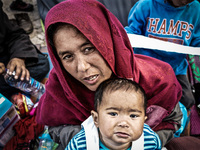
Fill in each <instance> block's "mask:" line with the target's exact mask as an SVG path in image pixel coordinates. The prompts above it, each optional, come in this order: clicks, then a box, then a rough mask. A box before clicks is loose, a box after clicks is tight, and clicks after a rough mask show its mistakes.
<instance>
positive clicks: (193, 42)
mask: <svg viewBox="0 0 200 150" xmlns="http://www.w3.org/2000/svg"><path fill="white" fill-rule="evenodd" d="M165 1H166V0H139V1H138V2H137V3H136V4H135V5H134V6H133V7H132V9H131V10H130V13H129V16H128V26H127V27H125V30H126V32H127V33H132V34H139V35H144V36H147V37H150V38H156V39H161V40H164V41H169V42H174V43H177V44H182V45H186V46H193V47H200V3H199V2H198V1H197V0H194V1H193V2H191V3H189V4H187V5H185V6H182V7H177V8H175V7H173V6H171V5H170V4H169V3H168V2H165ZM134 53H138V54H144V55H148V56H151V57H154V58H157V59H160V60H163V61H165V62H167V63H169V64H170V65H171V66H172V68H173V69H174V72H175V74H176V75H186V73H187V67H188V63H187V60H186V54H180V53H175V52H166V51H158V50H149V49H139V48H135V49H134Z"/></svg>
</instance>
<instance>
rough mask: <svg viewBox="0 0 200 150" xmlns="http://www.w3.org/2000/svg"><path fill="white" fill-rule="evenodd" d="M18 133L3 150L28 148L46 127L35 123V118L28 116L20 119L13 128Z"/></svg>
mask: <svg viewBox="0 0 200 150" xmlns="http://www.w3.org/2000/svg"><path fill="white" fill-rule="evenodd" d="M13 129H14V130H15V131H16V134H15V136H14V137H12V138H11V140H10V141H8V143H7V144H6V146H5V147H4V148H3V150H15V149H17V148H18V149H22V147H23V145H24V146H25V147H26V146H27V147H28V144H30V141H31V140H34V139H35V138H36V137H38V136H39V135H40V134H41V133H42V132H43V131H44V125H40V124H38V123H37V122H36V121H35V116H27V117H26V118H24V119H20V120H19V121H18V122H17V123H16V124H15V125H14V127H13ZM19 145H20V146H19Z"/></svg>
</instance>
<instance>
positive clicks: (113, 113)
mask: <svg viewBox="0 0 200 150" xmlns="http://www.w3.org/2000/svg"><path fill="white" fill-rule="evenodd" d="M108 114H109V115H111V116H117V113H115V112H111V113H108Z"/></svg>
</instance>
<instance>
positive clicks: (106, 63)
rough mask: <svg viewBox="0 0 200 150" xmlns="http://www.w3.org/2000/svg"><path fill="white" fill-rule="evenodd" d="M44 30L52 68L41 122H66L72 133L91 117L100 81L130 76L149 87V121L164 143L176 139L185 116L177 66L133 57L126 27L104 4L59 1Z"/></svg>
mask: <svg viewBox="0 0 200 150" xmlns="http://www.w3.org/2000/svg"><path fill="white" fill-rule="evenodd" d="M45 31H46V32H45V34H46V40H47V46H48V52H49V55H50V57H51V61H52V64H53V66H54V67H53V69H52V70H51V72H50V75H49V79H48V81H47V83H46V92H45V93H44V95H43V96H42V97H41V99H40V101H39V106H38V109H37V116H36V117H37V122H38V123H40V124H44V125H48V126H51V127H55V128H56V126H57V127H61V126H66V127H67V129H66V130H65V131H64V132H65V133H66V135H67V134H68V135H69V134H70V132H71V130H73V128H76V127H77V126H78V127H80V124H81V123H82V122H83V121H84V120H85V119H86V118H87V117H89V116H90V111H91V110H92V109H93V108H94V92H95V90H96V88H97V87H98V85H99V84H100V83H101V82H102V81H104V80H106V79H108V78H127V79H131V80H134V81H136V82H137V83H139V84H140V85H141V86H142V87H143V88H144V89H145V92H146V94H147V98H148V108H147V117H148V119H147V121H146V123H147V124H149V125H150V127H151V128H152V129H153V130H154V131H156V132H157V133H158V135H159V136H160V137H161V140H162V138H163V139H164V140H163V143H164V141H165V140H166V141H167V140H169V139H170V138H172V137H173V135H172V134H173V132H174V131H175V130H176V129H177V127H178V126H177V125H179V124H180V120H181V117H182V114H181V112H180V109H179V105H177V104H178V101H179V100H180V97H181V87H180V85H179V83H178V82H177V80H176V77H175V75H174V72H173V69H172V68H171V67H170V65H168V64H167V63H165V62H162V61H160V60H157V59H154V58H150V57H148V56H143V55H134V53H133V49H132V47H131V44H130V42H129V39H128V36H127V34H126V32H125V30H124V28H123V26H122V25H121V23H120V22H119V21H118V20H117V18H116V17H115V16H114V15H113V14H112V13H111V12H110V11H109V10H107V9H106V8H105V7H104V6H103V5H102V4H101V3H99V2H97V1H96V0H68V1H64V2H61V3H59V4H57V5H56V6H54V7H53V8H52V9H51V10H50V11H49V12H48V14H47V17H46V19H45ZM55 128H53V129H55ZM76 129H77V128H76ZM55 130H56V129H55ZM57 130H59V131H57V133H58V134H59V133H63V132H60V131H61V129H60V128H59V129H58V128H57ZM78 130H79V129H78ZM78 130H77V131H75V132H78ZM168 131H169V132H168ZM57 133H56V134H57ZM163 134H165V136H162V135H163ZM64 137H65V136H64ZM54 138H55V137H54ZM65 140H66V138H65ZM69 140H70V139H69ZM166 141H165V142H166ZM61 142H62V139H61ZM65 146H66V145H65Z"/></svg>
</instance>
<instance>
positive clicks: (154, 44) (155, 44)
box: [128, 34, 200, 55]
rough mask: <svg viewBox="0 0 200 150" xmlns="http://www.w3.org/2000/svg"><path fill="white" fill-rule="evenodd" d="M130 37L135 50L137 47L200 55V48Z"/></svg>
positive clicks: (142, 37) (129, 35)
mask: <svg viewBox="0 0 200 150" xmlns="http://www.w3.org/2000/svg"><path fill="white" fill-rule="evenodd" d="M128 37H129V40H130V42H131V45H132V47H135V48H136V47H137V48H148V49H156V50H163V51H168V52H176V53H183V54H192V55H200V47H192V46H184V45H180V44H175V43H172V42H166V41H162V40H158V39H154V38H149V37H146V36H143V35H137V34H128Z"/></svg>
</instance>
